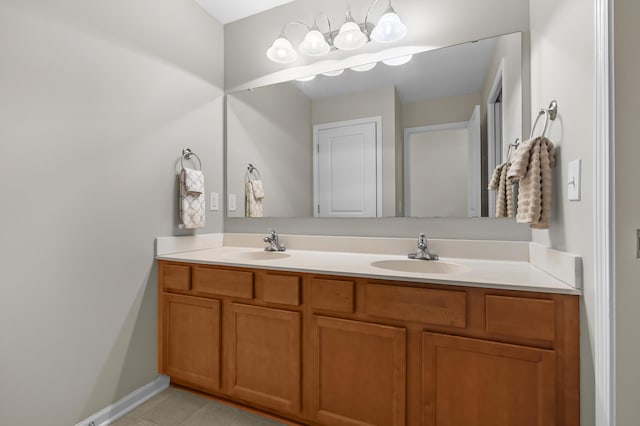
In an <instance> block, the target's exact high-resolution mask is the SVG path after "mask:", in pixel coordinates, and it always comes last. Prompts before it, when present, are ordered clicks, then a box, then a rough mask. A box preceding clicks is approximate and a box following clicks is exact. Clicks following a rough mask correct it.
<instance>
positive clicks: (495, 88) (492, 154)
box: [486, 59, 504, 217]
mask: <svg viewBox="0 0 640 426" xmlns="http://www.w3.org/2000/svg"><path fill="white" fill-rule="evenodd" d="M503 82H504V59H501V60H500V65H499V66H498V69H497V70H496V74H495V76H494V77H493V84H492V85H491V90H490V91H489V96H488V97H487V105H486V108H487V176H489V178H491V175H492V173H493V171H494V170H495V168H496V167H497V166H498V164H500V160H499V159H498V154H500V159H501V158H502V154H503V152H502V151H503V150H504V146H503V144H504V143H503V144H501V146H500V150H499V151H498V150H497V149H496V134H495V132H494V129H495V121H496V117H495V115H494V105H495V102H496V99H497V97H498V94H500V93H504V90H503V89H504V84H503ZM500 124H501V125H502V120H501V121H500ZM502 127H503V130H504V126H502ZM501 133H502V134H504V131H502V132H501ZM488 200H489V202H488V204H489V217H495V216H496V194H495V191H490V192H489V198H488Z"/></svg>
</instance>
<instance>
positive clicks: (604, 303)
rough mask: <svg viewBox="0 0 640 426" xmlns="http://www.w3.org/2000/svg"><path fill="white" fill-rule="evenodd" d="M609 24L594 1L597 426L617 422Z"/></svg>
mask: <svg viewBox="0 0 640 426" xmlns="http://www.w3.org/2000/svg"><path fill="white" fill-rule="evenodd" d="M613 25H614V23H613V0H596V5H595V71H596V73H595V74H596V75H595V83H596V87H595V96H596V103H595V104H596V105H595V148H594V159H595V160H594V176H593V180H592V182H593V185H594V193H595V194H594V195H595V196H594V201H593V210H594V223H593V227H594V248H593V254H594V259H595V261H594V275H595V280H594V281H595V283H594V288H595V296H594V298H595V333H594V367H595V400H596V404H595V417H596V418H595V420H596V425H598V426H615V424H616V420H617V419H616V374H617V373H616V317H615V300H616V292H615V241H614V238H615V233H614V227H615V223H614V221H615V204H614V202H615V186H614V185H615V175H614V162H615V157H614V152H615V151H614V147H615V129H614V123H615V109H614V104H613V96H614V90H613V88H614V84H615V81H614V75H613V44H614V40H613V29H614V28H613Z"/></svg>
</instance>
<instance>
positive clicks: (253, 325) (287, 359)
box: [228, 303, 301, 413]
mask: <svg viewBox="0 0 640 426" xmlns="http://www.w3.org/2000/svg"><path fill="white" fill-rule="evenodd" d="M230 309H231V311H232V320H231V322H230V329H229V334H228V336H229V340H230V341H229V345H228V350H229V358H228V360H229V381H228V382H229V385H230V393H231V395H232V396H234V397H237V398H240V399H243V400H246V401H250V402H254V403H256V404H259V405H262V406H265V407H271V408H275V409H278V410H282V411H284V412H290V413H298V412H299V411H300V386H301V385H300V369H301V366H300V365H301V359H300V357H301V349H300V343H301V336H300V321H301V320H300V313H299V312H290V311H285V310H280V309H270V308H262V307H257V306H249V305H241V304H237V303H233V304H231V307H230Z"/></svg>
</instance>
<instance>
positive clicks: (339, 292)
mask: <svg viewBox="0 0 640 426" xmlns="http://www.w3.org/2000/svg"><path fill="white" fill-rule="evenodd" d="M311 307H312V308H314V309H318V310H326V311H334V312H344V313H349V314H350V313H352V312H353V311H354V308H355V284H354V282H353V281H347V280H334V279H322V278H312V279H311Z"/></svg>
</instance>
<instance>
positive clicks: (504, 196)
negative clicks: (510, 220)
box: [489, 163, 513, 217]
mask: <svg viewBox="0 0 640 426" xmlns="http://www.w3.org/2000/svg"><path fill="white" fill-rule="evenodd" d="M510 168H511V164H510V163H502V164H500V165H498V167H496V169H495V170H494V171H493V175H492V176H491V181H490V182H489V189H491V190H494V191H497V192H496V217H513V183H512V182H509V181H508V180H507V174H508V173H509V169H510Z"/></svg>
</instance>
